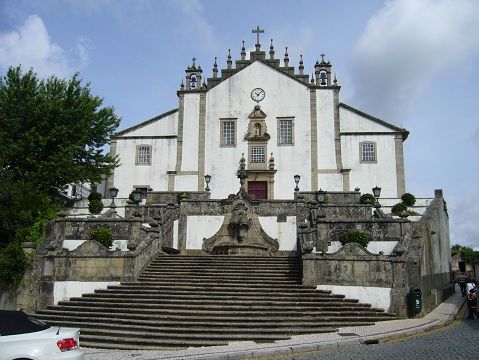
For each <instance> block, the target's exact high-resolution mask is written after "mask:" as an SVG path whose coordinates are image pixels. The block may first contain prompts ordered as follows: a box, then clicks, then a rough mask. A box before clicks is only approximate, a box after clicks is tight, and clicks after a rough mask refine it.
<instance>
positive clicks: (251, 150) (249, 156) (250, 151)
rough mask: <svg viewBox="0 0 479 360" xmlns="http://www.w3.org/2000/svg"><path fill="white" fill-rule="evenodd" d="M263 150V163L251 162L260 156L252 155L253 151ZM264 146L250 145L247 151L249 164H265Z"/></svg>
mask: <svg viewBox="0 0 479 360" xmlns="http://www.w3.org/2000/svg"><path fill="white" fill-rule="evenodd" d="M255 148H257V149H263V155H262V156H263V161H253V159H254V157H255V156H261V154H253V149H255ZM266 153H267V152H266V144H250V145H249V149H248V162H249V163H250V164H266Z"/></svg>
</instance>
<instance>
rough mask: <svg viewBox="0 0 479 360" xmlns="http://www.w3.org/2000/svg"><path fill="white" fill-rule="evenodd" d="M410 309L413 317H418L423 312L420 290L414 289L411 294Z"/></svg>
mask: <svg viewBox="0 0 479 360" xmlns="http://www.w3.org/2000/svg"><path fill="white" fill-rule="evenodd" d="M409 307H410V310H411V314H412V315H417V314H419V313H420V312H421V310H422V291H421V289H419V288H413V289H411V291H410V292H409Z"/></svg>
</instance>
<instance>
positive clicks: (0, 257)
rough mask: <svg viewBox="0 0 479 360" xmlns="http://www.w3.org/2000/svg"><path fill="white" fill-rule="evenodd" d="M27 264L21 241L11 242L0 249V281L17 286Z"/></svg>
mask: <svg viewBox="0 0 479 360" xmlns="http://www.w3.org/2000/svg"><path fill="white" fill-rule="evenodd" d="M28 265H29V260H28V257H27V256H26V255H25V253H24V252H23V249H22V246H21V243H20V242H18V241H15V242H11V243H10V244H8V245H7V246H5V247H4V248H3V249H1V250H0V283H4V284H13V285H14V286H15V287H16V286H18V285H19V284H20V281H21V280H22V278H23V274H24V273H25V270H26V268H27V267H28Z"/></svg>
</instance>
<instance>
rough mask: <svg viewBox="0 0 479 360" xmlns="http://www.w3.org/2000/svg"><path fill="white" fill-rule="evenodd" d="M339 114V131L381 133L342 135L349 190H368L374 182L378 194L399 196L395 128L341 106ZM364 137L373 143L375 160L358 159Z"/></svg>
mask: <svg viewBox="0 0 479 360" xmlns="http://www.w3.org/2000/svg"><path fill="white" fill-rule="evenodd" d="M339 114H340V119H341V132H342V133H344V132H359V133H361V132H362V133H372V132H381V133H383V134H376V135H372V134H366V135H362V134H358V135H342V136H341V153H342V160H343V167H344V168H346V169H351V172H350V175H349V179H350V187H351V190H352V189H354V188H356V187H359V188H360V189H361V191H362V192H369V193H370V192H372V191H371V189H372V188H373V187H375V186H376V185H377V186H380V187H381V189H382V191H381V197H397V196H399V195H398V193H397V177H396V153H395V143H394V130H392V129H391V128H389V127H387V126H384V125H382V124H379V123H377V122H374V121H372V120H370V119H368V118H365V117H363V116H361V115H359V114H356V113H354V112H352V111H350V110H348V109H345V108H342V107H340V108H339ZM384 133H389V134H390V135H389V134H384ZM363 141H370V142H374V143H376V156H377V161H376V162H375V163H361V158H360V156H361V154H360V143H361V142H363Z"/></svg>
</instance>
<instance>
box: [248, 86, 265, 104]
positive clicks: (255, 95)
mask: <svg viewBox="0 0 479 360" xmlns="http://www.w3.org/2000/svg"><path fill="white" fill-rule="evenodd" d="M265 95H266V94H265V92H264V90H263V89H261V88H256V89H253V91H251V99H253V100H254V101H257V102H260V101H261V100H263V99H264V97H265Z"/></svg>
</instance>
